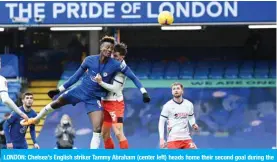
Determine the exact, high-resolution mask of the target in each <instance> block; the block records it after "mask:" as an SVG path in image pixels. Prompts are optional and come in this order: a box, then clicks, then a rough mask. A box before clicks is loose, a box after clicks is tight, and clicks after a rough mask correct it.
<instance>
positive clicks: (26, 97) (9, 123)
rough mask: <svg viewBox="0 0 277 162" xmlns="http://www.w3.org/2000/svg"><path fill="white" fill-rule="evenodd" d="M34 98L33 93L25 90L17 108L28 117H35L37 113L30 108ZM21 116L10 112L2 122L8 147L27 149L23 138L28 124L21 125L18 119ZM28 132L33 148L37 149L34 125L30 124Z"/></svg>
mask: <svg viewBox="0 0 277 162" xmlns="http://www.w3.org/2000/svg"><path fill="white" fill-rule="evenodd" d="M33 102H34V99H33V94H32V93H29V92H26V93H24V94H23V95H22V103H23V106H21V107H20V108H19V109H20V110H21V111H22V112H24V113H25V114H26V115H27V116H28V117H29V118H32V117H35V116H36V115H37V114H36V112H35V111H34V110H33V109H32V105H33ZM22 119H23V118H22V117H21V116H20V115H19V114H17V113H15V112H12V114H11V116H10V117H9V119H8V120H6V121H5V123H4V133H5V137H6V143H7V148H8V149H27V148H28V145H27V142H26V139H25V135H26V131H27V129H28V126H22V125H21V124H20V121H21V120H22ZM30 134H31V138H32V140H33V143H34V148H36V149H39V145H38V144H37V142H36V130H35V125H30Z"/></svg>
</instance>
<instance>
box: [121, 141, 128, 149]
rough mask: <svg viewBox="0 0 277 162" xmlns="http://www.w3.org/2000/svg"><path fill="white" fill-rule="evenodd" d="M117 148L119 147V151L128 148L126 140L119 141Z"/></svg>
mask: <svg viewBox="0 0 277 162" xmlns="http://www.w3.org/2000/svg"><path fill="white" fill-rule="evenodd" d="M119 147H120V149H128V148H129V145H128V141H127V140H124V141H120V142H119Z"/></svg>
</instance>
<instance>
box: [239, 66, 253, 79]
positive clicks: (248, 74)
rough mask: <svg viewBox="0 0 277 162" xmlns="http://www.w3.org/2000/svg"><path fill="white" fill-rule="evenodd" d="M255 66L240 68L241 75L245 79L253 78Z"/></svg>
mask: <svg viewBox="0 0 277 162" xmlns="http://www.w3.org/2000/svg"><path fill="white" fill-rule="evenodd" d="M253 72H254V70H253V68H251V67H243V68H241V69H240V73H239V77H240V78H243V79H249V78H253Z"/></svg>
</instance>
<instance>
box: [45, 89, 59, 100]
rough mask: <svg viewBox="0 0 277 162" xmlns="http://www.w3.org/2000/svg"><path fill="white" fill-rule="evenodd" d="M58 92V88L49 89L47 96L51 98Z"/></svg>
mask: <svg viewBox="0 0 277 162" xmlns="http://www.w3.org/2000/svg"><path fill="white" fill-rule="evenodd" d="M59 93H60V90H58V89H55V90H51V91H49V92H48V96H49V97H50V98H51V99H53V97H54V96H56V95H57V94H59Z"/></svg>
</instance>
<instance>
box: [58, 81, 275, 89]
mask: <svg viewBox="0 0 277 162" xmlns="http://www.w3.org/2000/svg"><path fill="white" fill-rule="evenodd" d="M64 82H65V80H60V81H59V83H58V85H57V87H59V86H60V85H62V84H63V83H64ZM174 82H180V83H182V84H183V85H184V87H186V88H255V87H256V88H276V79H200V80H196V79H187V80H151V79H149V80H141V83H142V84H143V85H144V87H146V88H168V87H170V86H171V84H172V83H174ZM78 84H80V83H79V82H78V83H76V85H78ZM124 87H125V88H136V86H135V85H134V83H133V82H132V81H131V80H129V79H128V80H127V82H126V83H125V85H124Z"/></svg>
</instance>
